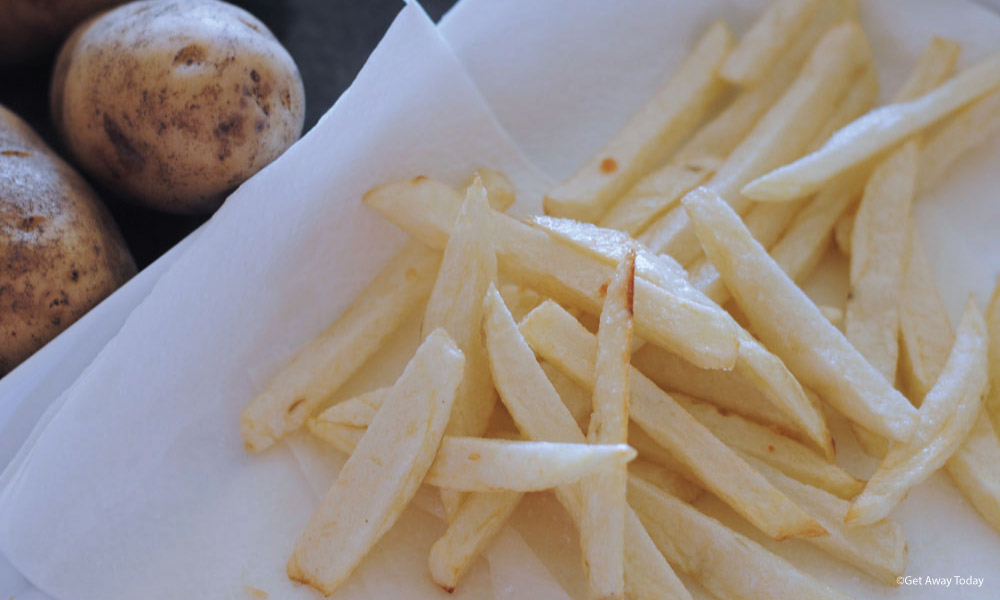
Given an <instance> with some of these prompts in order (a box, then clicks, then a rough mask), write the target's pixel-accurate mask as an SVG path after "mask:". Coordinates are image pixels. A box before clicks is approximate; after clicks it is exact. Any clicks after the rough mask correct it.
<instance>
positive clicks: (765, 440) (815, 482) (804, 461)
mask: <svg viewBox="0 0 1000 600" xmlns="http://www.w3.org/2000/svg"><path fill="white" fill-rule="evenodd" d="M673 398H674V400H676V401H677V403H678V404H680V405H681V406H683V407H684V410H686V411H688V412H689V413H691V415H692V416H693V417H694V418H696V419H698V422H699V423H701V424H702V425H704V426H705V427H706V428H708V430H709V431H711V432H712V434H713V435H714V436H715V437H717V438H719V440H721V441H722V442H723V443H724V444H726V445H727V446H729V447H730V448H732V449H733V450H736V451H738V452H740V453H741V454H743V455H745V456H752V457H754V458H755V459H757V460H759V461H761V462H764V463H766V464H768V465H770V466H771V467H773V468H775V469H778V470H779V471H781V472H782V473H784V474H785V475H787V476H789V477H792V478H794V479H797V480H798V481H801V482H802V483H804V484H809V485H810V486H815V487H817V488H821V489H823V490H825V491H827V492H829V493H830V494H833V495H835V496H837V497H839V498H844V499H850V498H853V497H855V496H857V495H858V494H859V493H861V490H863V489H864V487H865V486H864V482H863V481H859V480H857V479H855V478H854V477H853V476H852V475H850V474H849V473H848V472H847V471H844V470H843V469H841V468H840V467H838V466H837V465H835V464H833V463H830V462H828V461H827V460H826V459H824V458H823V457H822V456H820V455H818V454H816V453H815V452H813V451H812V450H810V449H808V448H806V447H805V446H803V445H802V444H800V443H798V442H796V441H794V440H792V439H790V438H787V437H785V436H783V435H780V434H778V433H775V432H774V431H772V430H771V429H768V428H767V427H765V426H763V425H760V424H757V423H754V422H752V421H748V420H746V419H744V418H743V417H740V416H739V415H735V414H731V413H727V412H723V411H721V410H719V409H718V408H717V407H715V406H713V405H711V404H707V403H704V402H698V401H697V400H695V399H694V398H689V397H687V396H684V395H682V394H674V395H673ZM751 464H753V463H751ZM803 508H806V510H807V512H808V508H807V507H803ZM844 512H847V509H846V507H845V509H844Z"/></svg>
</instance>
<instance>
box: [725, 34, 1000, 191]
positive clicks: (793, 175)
mask: <svg viewBox="0 0 1000 600" xmlns="http://www.w3.org/2000/svg"><path fill="white" fill-rule="evenodd" d="M998 85H1000V54H994V55H991V56H989V57H987V58H986V59H984V60H982V61H980V62H979V63H977V64H976V65H974V66H972V67H970V68H968V69H966V70H965V71H963V72H961V73H959V74H958V75H956V76H955V77H953V78H951V79H950V80H949V81H947V82H946V83H944V84H942V85H941V86H939V87H937V88H936V89H934V90H933V91H931V92H928V93H927V94H925V95H923V96H921V97H919V98H917V99H915V100H911V101H909V102H900V103H897V104H891V105H889V106H885V107H882V108H880V109H878V110H874V111H872V112H870V113H868V114H867V115H865V116H864V117H861V118H860V119H858V120H857V121H855V122H853V123H851V124H850V125H848V126H847V127H844V128H843V129H841V130H840V131H838V132H837V133H836V134H835V135H834V136H833V137H832V138H830V141H829V142H827V143H826V144H825V145H824V146H823V147H822V148H820V149H819V150H817V151H816V152H813V153H811V154H809V155H807V156H804V157H802V158H800V159H798V160H796V161H794V162H792V163H790V164H787V165H785V166H783V167H780V168H778V169H775V170H774V171H771V172H770V173H768V174H766V175H764V176H762V177H759V178H757V179H756V180H754V181H752V182H750V183H749V184H748V185H747V186H746V187H744V188H743V194H744V195H746V196H749V197H750V198H753V199H754V200H759V201H784V200H792V199H795V198H801V197H802V196H805V195H807V194H810V193H812V192H815V191H816V190H818V189H819V188H820V187H821V186H822V185H823V184H825V183H827V182H828V181H830V180H831V179H832V178H834V177H835V176H837V175H838V174H840V173H843V172H844V171H847V170H848V169H850V168H851V167H854V166H856V165H859V164H861V163H863V162H865V161H867V160H869V159H871V158H873V157H875V156H877V155H878V154H880V153H882V152H884V151H886V150H888V149H890V148H892V147H893V146H895V145H896V144H898V143H899V142H901V141H902V140H904V139H906V138H907V137H909V136H911V135H913V134H915V133H918V132H920V131H921V130H923V129H925V128H926V127H928V126H929V125H933V124H934V123H936V122H938V121H940V120H941V119H942V118H944V117H946V116H948V115H950V114H952V113H954V112H955V111H957V110H958V109H960V108H962V107H963V106H965V105H967V104H969V103H970V102H972V101H974V100H976V99H977V98H980V97H982V96H985V95H986V94H988V93H990V92H991V91H993V90H994V89H995V88H996V87H997V86H998Z"/></svg>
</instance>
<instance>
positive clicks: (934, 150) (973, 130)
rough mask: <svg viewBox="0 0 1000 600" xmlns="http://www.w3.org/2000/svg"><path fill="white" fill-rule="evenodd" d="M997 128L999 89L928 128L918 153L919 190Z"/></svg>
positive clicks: (932, 183) (999, 120)
mask: <svg viewBox="0 0 1000 600" xmlns="http://www.w3.org/2000/svg"><path fill="white" fill-rule="evenodd" d="M998 131H1000V92H992V93H990V94H988V95H986V96H984V97H982V98H980V99H979V100H976V101H975V102H973V103H971V104H969V105H968V106H967V107H965V108H963V109H962V110H960V111H958V112H957V113H955V114H954V115H953V116H951V117H949V118H948V119H947V120H946V121H943V122H942V123H941V124H940V125H938V126H937V127H935V128H934V129H933V130H931V131H929V132H928V133H927V134H926V135H925V136H924V137H925V138H926V139H925V141H924V148H923V152H921V153H920V190H921V191H925V190H928V189H930V188H932V187H934V186H935V185H937V183H938V182H939V181H941V179H942V178H943V177H944V174H945V173H946V172H947V171H948V169H950V168H951V167H952V165H954V164H955V161H957V160H958V158H959V157H960V156H961V155H962V154H964V153H965V152H966V151H967V150H970V149H971V148H974V147H976V146H978V145H980V144H982V143H983V142H985V141H986V140H987V139H989V138H991V137H993V136H994V135H996V133H997V132H998Z"/></svg>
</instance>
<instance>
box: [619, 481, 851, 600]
mask: <svg viewBox="0 0 1000 600" xmlns="http://www.w3.org/2000/svg"><path fill="white" fill-rule="evenodd" d="M628 483H629V485H628V499H629V502H630V503H632V505H633V506H635V508H636V512H637V513H638V515H639V518H640V520H641V521H642V523H643V525H645V526H646V529H647V531H649V535H650V536H651V537H652V538H653V541H654V542H656V547H657V548H659V549H660V552H663V555H664V556H666V557H667V560H669V561H670V563H671V564H673V565H676V567H677V569H678V570H679V571H681V572H682V573H684V574H686V575H689V576H691V577H693V578H694V579H695V580H697V581H698V583H700V584H701V585H702V586H703V587H704V588H705V589H706V590H708V591H709V592H711V593H712V595H713V596H716V597H717V598H726V599H729V600H786V599H787V598H810V599H814V600H820V599H828V600H846V598H847V596H844V595H843V594H841V593H839V592H837V591H836V590H834V589H833V588H830V587H828V586H826V585H823V584H822V583H820V582H818V581H816V580H814V579H813V578H812V577H809V576H808V575H806V574H804V573H802V572H801V571H799V570H798V569H796V568H795V567H794V566H793V565H792V564H791V563H789V562H786V561H785V560H784V559H783V558H781V557H779V556H777V555H775V554H772V553H770V552H768V551H767V550H766V549H764V548H763V547H761V546H760V545H759V544H757V543H756V542H754V541H752V540H750V539H748V538H745V537H743V536H742V535H740V534H738V533H736V532H735V531H732V530H730V529H729V528H727V527H726V526H724V525H722V524H721V523H719V522H718V521H716V520H715V519H713V518H711V517H709V516H706V515H704V514H702V513H700V512H698V510H697V509H695V508H694V507H692V506H690V505H688V504H686V503H684V502H682V501H680V500H678V499H677V498H674V497H673V496H671V495H670V494H668V493H666V492H663V491H661V490H659V489H657V488H656V487H655V486H653V485H652V484H650V483H647V482H645V481H643V480H642V479H639V478H637V477H634V476H633V477H629V482H628ZM748 574H752V576H748Z"/></svg>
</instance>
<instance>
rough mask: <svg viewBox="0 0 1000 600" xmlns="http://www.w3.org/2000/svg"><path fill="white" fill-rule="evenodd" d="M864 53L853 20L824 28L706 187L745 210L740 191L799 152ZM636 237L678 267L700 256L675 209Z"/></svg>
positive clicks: (845, 88)
mask: <svg viewBox="0 0 1000 600" xmlns="http://www.w3.org/2000/svg"><path fill="white" fill-rule="evenodd" d="M869 52H870V51H869V48H868V41H867V39H866V37H865V34H864V32H863V31H862V30H861V28H860V26H858V25H857V24H856V23H843V24H840V25H837V26H835V27H834V28H832V29H831V30H830V31H829V32H827V34H826V35H824V36H823V39H822V40H820V42H819V44H817V46H816V48H815V49H814V50H813V52H812V55H811V56H810V57H809V61H808V62H807V63H806V66H805V67H804V68H803V70H802V73H801V74H800V75H799V77H798V79H796V81H795V82H794V83H793V84H792V86H791V87H790V88H789V89H788V90H787V91H786V92H785V94H784V95H783V96H782V97H781V99H780V100H779V101H778V102H777V103H776V104H775V105H774V106H772V107H771V109H770V110H769V111H768V112H767V114H766V115H764V117H763V118H762V119H761V120H760V122H759V123H757V125H756V126H755V127H754V129H753V131H751V132H750V134H749V135H748V136H747V137H746V138H745V139H744V140H743V141H742V142H741V143H740V145H739V146H737V148H736V149H735V150H734V151H733V153H732V154H731V155H730V156H729V157H728V158H727V159H726V161H725V163H723V164H722V166H720V167H719V169H718V170H717V171H716V173H715V175H714V176H713V177H712V179H711V181H709V182H708V184H707V187H709V188H711V189H712V190H714V191H715V192H716V193H717V194H719V195H720V196H721V197H722V198H724V199H725V200H726V202H728V203H730V204H731V205H732V206H733V208H734V209H735V210H736V211H737V212H739V213H743V212H745V211H746V209H747V208H748V207H749V205H750V202H751V201H750V199H749V198H746V197H744V196H743V195H741V194H740V189H741V188H742V187H743V186H744V185H745V184H746V183H747V182H749V181H750V180H751V179H753V178H754V177H757V176H758V175H760V174H761V173H764V172H766V171H767V170H768V169H772V168H774V165H780V164H783V163H784V162H786V161H788V160H791V159H793V158H794V157H796V156H798V155H799V153H801V152H802V151H803V150H805V148H806V147H807V146H808V144H809V142H810V141H811V140H812V139H813V137H814V136H815V135H816V134H817V133H818V132H819V131H820V129H821V128H822V127H823V124H824V123H825V122H826V120H827V119H828V118H829V117H830V116H831V115H832V114H833V113H834V111H835V109H836V106H837V104H838V103H839V101H840V100H841V99H842V98H843V97H844V96H845V95H846V93H847V91H848V90H849V89H850V87H851V84H852V83H853V80H854V77H853V75H854V74H855V73H856V72H857V71H858V69H859V68H861V67H862V66H864V65H865V64H867V62H868V61H869ZM639 240H640V241H641V242H643V243H644V244H645V245H646V246H648V247H649V248H650V249H651V250H652V251H654V252H663V253H666V254H669V255H671V256H673V257H674V258H675V259H677V261H678V262H680V263H681V264H682V265H689V264H691V262H692V261H694V260H695V259H697V258H698V256H699V255H700V254H701V248H700V247H699V245H698V239H697V238H696V237H695V235H694V231H693V230H692V228H691V223H690V220H689V218H688V216H687V214H686V213H685V212H684V211H683V210H682V209H681V207H675V208H674V209H673V210H671V211H669V212H667V213H666V214H665V215H663V217H661V218H660V219H659V220H657V221H656V222H655V223H653V224H652V225H650V226H649V228H648V229H647V230H646V231H645V232H643V234H642V235H641V236H640V237H639Z"/></svg>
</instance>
